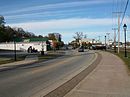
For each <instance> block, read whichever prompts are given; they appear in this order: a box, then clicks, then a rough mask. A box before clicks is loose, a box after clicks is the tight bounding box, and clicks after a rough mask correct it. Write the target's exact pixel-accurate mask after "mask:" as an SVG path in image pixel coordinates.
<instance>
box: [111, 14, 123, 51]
mask: <svg viewBox="0 0 130 97" xmlns="http://www.w3.org/2000/svg"><path fill="white" fill-rule="evenodd" d="M113 13H115V14H117V15H118V53H120V17H121V13H122V12H113Z"/></svg>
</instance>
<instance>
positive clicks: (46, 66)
mask: <svg viewBox="0 0 130 97" xmlns="http://www.w3.org/2000/svg"><path fill="white" fill-rule="evenodd" d="M93 58H94V53H92V52H80V53H79V52H77V51H73V52H72V51H68V52H67V53H66V55H65V56H63V57H60V58H57V59H53V60H50V61H46V62H41V63H36V64H32V65H29V66H25V67H19V68H17V69H14V70H8V71H4V72H0V97H31V96H32V95H34V94H36V93H38V92H39V91H41V90H44V89H46V88H47V87H51V85H53V84H55V83H57V82H58V81H59V80H61V79H64V78H65V77H67V76H68V75H71V74H73V73H74V72H76V71H77V70H79V69H80V68H81V67H83V66H85V65H87V63H88V62H90V61H92V60H93Z"/></svg>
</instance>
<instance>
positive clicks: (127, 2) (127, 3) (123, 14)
mask: <svg viewBox="0 0 130 97" xmlns="http://www.w3.org/2000/svg"><path fill="white" fill-rule="evenodd" d="M128 4H129V0H127V3H126V6H125V10H124V12H123V16H122V20H121V23H120V25H122V22H123V20H124V17H125V13H126V10H127V7H128Z"/></svg>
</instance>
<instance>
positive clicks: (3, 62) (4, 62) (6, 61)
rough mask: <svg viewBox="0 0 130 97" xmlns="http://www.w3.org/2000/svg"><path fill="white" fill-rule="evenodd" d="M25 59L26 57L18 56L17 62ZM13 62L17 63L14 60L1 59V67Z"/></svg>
mask: <svg viewBox="0 0 130 97" xmlns="http://www.w3.org/2000/svg"><path fill="white" fill-rule="evenodd" d="M25 57H26V56H25V55H24V56H17V61H21V60H24V59H25ZM11 62H15V61H14V58H6V57H0V65H1V64H6V63H11Z"/></svg>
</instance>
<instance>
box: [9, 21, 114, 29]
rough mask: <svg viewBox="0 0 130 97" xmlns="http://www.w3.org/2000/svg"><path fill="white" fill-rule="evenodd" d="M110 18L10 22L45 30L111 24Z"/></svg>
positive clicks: (25, 27) (24, 27) (26, 27)
mask: <svg viewBox="0 0 130 97" xmlns="http://www.w3.org/2000/svg"><path fill="white" fill-rule="evenodd" d="M112 24H113V22H112V19H111V18H103V19H90V18H71V19H59V20H49V21H41V22H26V23H16V24H10V26H12V27H14V26H17V27H22V28H23V29H26V30H40V29H41V30H42V29H44V30H47V29H69V28H77V27H79V28H80V27H84V26H104V25H106V26H107V25H112Z"/></svg>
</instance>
